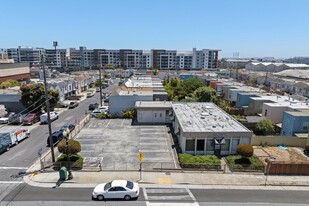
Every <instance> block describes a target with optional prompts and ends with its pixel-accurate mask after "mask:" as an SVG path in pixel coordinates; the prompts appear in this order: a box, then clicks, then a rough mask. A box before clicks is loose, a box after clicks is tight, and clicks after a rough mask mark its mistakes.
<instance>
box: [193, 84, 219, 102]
mask: <svg viewBox="0 0 309 206" xmlns="http://www.w3.org/2000/svg"><path fill="white" fill-rule="evenodd" d="M194 96H195V98H196V100H197V101H198V102H215V101H216V99H217V94H216V91H215V90H214V89H213V88H211V87H206V86H203V87H199V88H197V89H196V90H195V91H194Z"/></svg>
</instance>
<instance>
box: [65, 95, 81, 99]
mask: <svg viewBox="0 0 309 206" xmlns="http://www.w3.org/2000/svg"><path fill="white" fill-rule="evenodd" d="M81 97H82V96H68V97H67V98H66V99H68V100H80V98H81Z"/></svg>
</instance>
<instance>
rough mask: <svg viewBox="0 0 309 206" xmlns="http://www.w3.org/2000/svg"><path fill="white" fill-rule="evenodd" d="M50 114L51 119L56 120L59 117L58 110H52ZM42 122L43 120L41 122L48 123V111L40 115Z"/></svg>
mask: <svg viewBox="0 0 309 206" xmlns="http://www.w3.org/2000/svg"><path fill="white" fill-rule="evenodd" d="M49 115H50V121H54V120H56V119H58V118H59V116H58V113H57V112H50V113H49ZM40 122H41V124H47V123H48V115H47V113H45V114H42V115H41V116H40Z"/></svg>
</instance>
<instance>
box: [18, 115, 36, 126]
mask: <svg viewBox="0 0 309 206" xmlns="http://www.w3.org/2000/svg"><path fill="white" fill-rule="evenodd" d="M39 119H40V118H39V116H38V115H37V114H36V113H29V114H27V115H26V116H25V117H23V118H22V125H32V124H34V123H36V122H38V121H39Z"/></svg>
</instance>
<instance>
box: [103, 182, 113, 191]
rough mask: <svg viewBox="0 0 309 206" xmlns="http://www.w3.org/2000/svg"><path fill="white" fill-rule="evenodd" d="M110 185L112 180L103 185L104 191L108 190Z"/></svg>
mask: <svg viewBox="0 0 309 206" xmlns="http://www.w3.org/2000/svg"><path fill="white" fill-rule="evenodd" d="M111 186H112V182H108V183H106V184H105V186H104V191H106V190H108V189H109V188H111Z"/></svg>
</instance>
